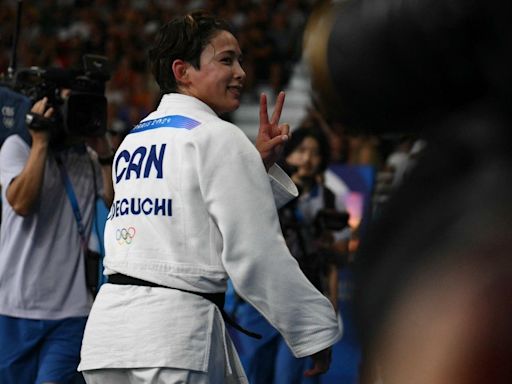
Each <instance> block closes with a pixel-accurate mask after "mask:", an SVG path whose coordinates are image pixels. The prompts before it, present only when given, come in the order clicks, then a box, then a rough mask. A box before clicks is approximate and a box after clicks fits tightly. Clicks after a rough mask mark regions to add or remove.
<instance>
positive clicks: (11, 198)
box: [6, 97, 53, 216]
mask: <svg viewBox="0 0 512 384" xmlns="http://www.w3.org/2000/svg"><path fill="white" fill-rule="evenodd" d="M47 103H48V99H47V98H46V97H45V98H43V99H41V100H39V101H37V102H36V103H35V104H34V106H33V107H32V109H31V112H32V113H33V114H36V115H41V116H43V117H45V118H49V117H51V116H52V114H53V108H48V105H47ZM29 131H30V134H31V135H32V146H31V148H30V155H29V157H28V159H27V162H26V163H25V167H24V168H23V170H22V171H21V173H20V174H19V175H18V176H16V177H15V178H14V179H13V180H12V182H11V183H10V184H9V186H8V187H7V190H6V197H7V201H8V202H9V204H10V205H11V207H12V209H13V210H14V212H16V213H17V214H18V215H21V216H27V215H29V214H30V213H31V212H32V209H33V207H34V203H35V202H36V201H37V199H38V198H39V193H40V191H41V186H42V184H43V180H44V169H45V165H46V158H47V156H48V142H49V139H50V135H49V133H48V132H47V131H35V130H32V129H29Z"/></svg>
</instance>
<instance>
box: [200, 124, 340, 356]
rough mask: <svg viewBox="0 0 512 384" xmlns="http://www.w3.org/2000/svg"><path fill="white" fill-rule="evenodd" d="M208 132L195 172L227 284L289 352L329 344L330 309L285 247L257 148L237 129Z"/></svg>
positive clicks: (333, 326) (332, 333) (333, 322)
mask: <svg viewBox="0 0 512 384" xmlns="http://www.w3.org/2000/svg"><path fill="white" fill-rule="evenodd" d="M215 130H216V134H215V137H214V138H210V139H209V140H207V142H206V143H203V148H202V149H201V148H199V154H198V156H199V157H200V160H199V177H200V180H201V190H202V191H203V197H204V199H205V203H206V205H207V208H208V211H209V213H210V215H211V217H212V219H213V221H214V222H215V223H216V225H217V226H218V228H219V231H220V232H221V235H222V239H223V249H222V255H221V257H222V262H223V265H224V268H225V269H226V271H227V273H228V275H229V277H230V279H231V280H232V283H233V287H234V288H235V290H236V292H237V293H238V294H239V295H240V296H241V297H243V298H244V299H245V300H246V301H248V302H249V303H251V304H252V305H253V306H254V307H255V308H256V309H257V310H258V311H259V312H260V313H261V314H262V315H263V316H264V317H265V318H266V319H267V320H268V321H269V322H270V323H271V324H272V325H273V326H274V327H275V328H276V329H277V330H278V331H279V332H280V333H281V334H282V335H283V337H284V338H285V340H286V342H287V344H288V345H289V346H290V348H291V350H292V351H293V354H294V355H295V356H296V357H303V356H308V355H311V354H314V353H316V352H318V351H320V350H322V349H325V348H327V347H329V346H331V345H333V344H334V343H335V342H336V341H337V340H338V339H339V338H340V337H341V331H340V328H339V325H338V321H337V318H336V314H335V312H334V309H333V307H332V305H331V304H330V302H329V300H328V299H327V298H326V297H324V296H323V295H322V294H321V293H320V292H319V291H318V290H317V289H316V288H315V287H314V286H313V285H312V284H311V283H310V282H309V281H308V279H307V278H306V277H305V276H304V274H303V273H302V271H301V270H300V268H299V265H298V263H297V261H296V260H295V259H294V258H293V257H292V256H291V254H290V252H289V251H288V248H287V247H286V243H285V240H284V238H283V235H282V232H281V228H280V225H279V219H278V215H277V210H276V205H275V202H274V199H273V197H272V189H271V187H270V184H269V182H268V176H267V174H266V172H265V168H264V166H263V163H262V162H261V158H260V156H259V154H258V152H257V151H256V149H255V148H254V146H253V145H252V144H251V143H250V141H249V140H248V139H247V138H246V137H245V135H243V133H242V132H240V133H237V132H236V131H239V130H238V129H236V130H230V131H224V130H223V129H221V130H217V129H215ZM203 156H204V157H203Z"/></svg>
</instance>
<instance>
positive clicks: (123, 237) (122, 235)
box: [116, 227, 136, 245]
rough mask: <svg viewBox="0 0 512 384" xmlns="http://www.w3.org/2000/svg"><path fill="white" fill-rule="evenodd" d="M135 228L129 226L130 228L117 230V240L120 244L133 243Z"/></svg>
mask: <svg viewBox="0 0 512 384" xmlns="http://www.w3.org/2000/svg"><path fill="white" fill-rule="evenodd" d="M135 232H136V231H135V228H133V227H129V228H128V229H126V228H122V229H117V230H116V240H117V243H118V244H119V245H123V244H131V243H132V241H133V238H134V237H135Z"/></svg>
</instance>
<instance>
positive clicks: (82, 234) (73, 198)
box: [55, 154, 87, 250]
mask: <svg viewBox="0 0 512 384" xmlns="http://www.w3.org/2000/svg"><path fill="white" fill-rule="evenodd" d="M55 160H56V162H57V166H58V167H59V171H60V177H61V179H62V183H63V184H64V187H65V188H66V194H67V195H68V199H69V202H70V203H71V207H72V208H73V214H74V215H75V220H76V223H77V226H78V233H79V234H80V238H81V240H82V247H83V249H84V250H85V249H87V239H86V235H85V227H84V223H83V221H82V214H81V213H80V207H79V205H78V200H77V198H76V195H75V190H74V189H73V185H72V184H71V180H70V179H69V176H68V173H67V171H66V168H65V167H64V164H63V162H62V158H61V157H60V155H59V154H57V155H55Z"/></svg>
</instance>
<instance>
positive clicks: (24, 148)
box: [0, 135, 30, 192]
mask: <svg viewBox="0 0 512 384" xmlns="http://www.w3.org/2000/svg"><path fill="white" fill-rule="evenodd" d="M29 156H30V147H29V146H28V144H27V143H26V142H25V141H24V140H23V139H22V138H21V137H20V136H18V135H11V136H9V137H8V138H7V139H5V141H4V143H3V145H2V150H1V151H0V184H1V185H2V186H3V190H4V192H5V191H6V190H7V188H8V186H9V184H10V183H11V181H12V179H14V178H15V177H16V176H18V175H19V174H20V173H21V172H22V171H23V169H24V168H25V164H26V163H27V160H28V157H29Z"/></svg>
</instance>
